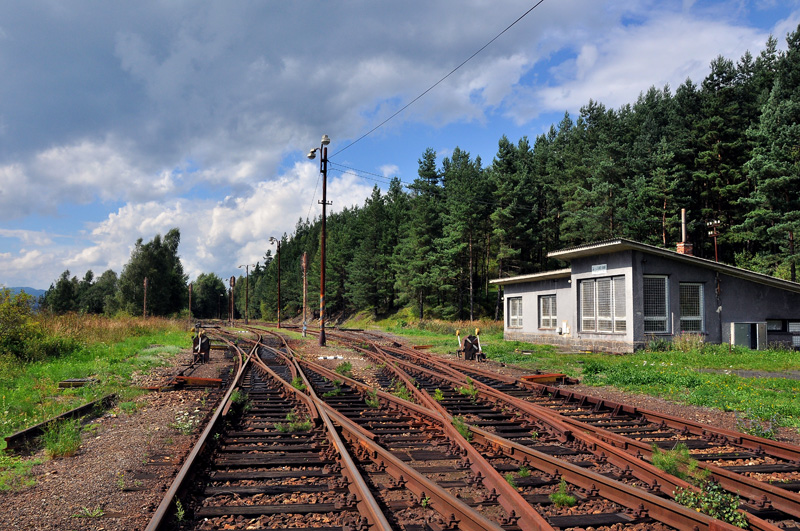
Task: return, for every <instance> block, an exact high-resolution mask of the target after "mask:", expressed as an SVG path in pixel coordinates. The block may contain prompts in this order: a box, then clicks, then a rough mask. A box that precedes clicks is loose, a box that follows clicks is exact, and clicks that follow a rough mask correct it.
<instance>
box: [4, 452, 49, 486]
mask: <svg viewBox="0 0 800 531" xmlns="http://www.w3.org/2000/svg"><path fill="white" fill-rule="evenodd" d="M40 463H41V460H40V459H23V458H21V457H16V456H11V455H7V454H6V453H5V452H2V451H0V492H6V491H18V490H22V489H25V488H27V487H32V486H33V485H35V484H36V480H35V479H34V478H33V476H32V475H31V469H32V468H33V467H34V465H38V464H40Z"/></svg>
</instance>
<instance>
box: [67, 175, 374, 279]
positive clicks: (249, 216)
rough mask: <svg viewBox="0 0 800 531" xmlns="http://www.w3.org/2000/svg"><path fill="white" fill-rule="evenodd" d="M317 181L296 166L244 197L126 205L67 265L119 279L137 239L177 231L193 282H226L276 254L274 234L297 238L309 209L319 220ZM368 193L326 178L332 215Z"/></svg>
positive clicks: (351, 180)
mask: <svg viewBox="0 0 800 531" xmlns="http://www.w3.org/2000/svg"><path fill="white" fill-rule="evenodd" d="M317 179H318V167H317V166H316V165H315V164H313V163H298V164H296V165H295V166H294V167H292V168H291V169H290V170H289V171H287V172H286V173H285V174H284V175H281V176H280V177H279V178H278V179H275V180H272V181H265V182H263V183H260V184H259V185H258V186H257V187H256V189H255V190H254V191H253V193H252V194H251V195H249V196H247V197H242V198H226V199H225V200H222V201H215V200H189V199H179V200H176V201H165V202H159V201H149V202H146V203H136V204H128V205H125V206H123V207H121V208H120V209H118V210H117V212H115V213H112V214H110V215H109V216H108V219H106V220H105V221H103V222H101V223H99V224H98V225H97V226H96V227H94V228H93V230H92V231H91V234H90V236H89V239H90V240H91V242H92V245H90V246H88V247H85V248H83V249H81V250H80V251H78V252H76V253H75V254H74V255H73V256H71V257H69V258H67V259H65V260H64V261H63V264H64V266H65V267H67V268H70V269H71V270H74V271H78V272H80V271H85V270H87V269H92V270H94V271H104V270H106V269H109V268H110V269H114V270H115V271H117V272H118V273H119V272H121V270H122V267H123V266H124V264H125V263H127V262H128V260H129V259H130V253H131V250H132V249H133V245H134V243H135V240H136V238H139V237H141V238H142V239H143V240H144V241H149V240H151V239H152V238H153V236H155V235H156V234H162V235H163V234H165V233H166V232H167V231H169V230H170V229H171V228H173V227H178V228H179V229H180V231H181V244H180V247H179V250H178V252H179V254H180V256H181V260H182V262H183V264H184V269H185V272H186V273H187V274H188V275H189V276H190V278H196V277H197V275H199V274H200V273H203V272H211V271H213V272H216V273H218V274H222V275H223V276H226V277H227V276H230V275H234V274H236V275H238V274H239V273H240V272H239V271H238V269H237V266H238V265H240V264H246V263H250V264H255V263H256V262H257V261H261V260H262V259H263V257H264V254H265V253H266V251H267V249H270V248H272V247H271V245H270V243H269V238H270V236H273V237H276V238H280V237H281V236H282V235H283V234H284V233H287V234H292V233H293V232H294V229H295V226H296V223H297V221H298V220H299V219H301V218H303V219H305V218H306V215H307V214H308V213H309V207H310V206H311V209H310V212H311V218H314V217H318V216H319V215H320V209H319V205H317V200H318V199H319V194H320V191H319V190H317V195H316V196H313V195H312V193H313V191H314V188H315V185H316V181H317ZM371 190H372V187H371V186H370V185H369V184H365V183H363V182H361V180H360V179H359V178H358V177H357V176H353V175H343V176H341V177H333V178H331V177H329V179H328V200H329V201H332V203H333V204H332V206H331V207H329V210H328V211H329V212H330V213H333V212H337V211H340V210H342V209H343V208H345V207H351V206H356V205H357V206H360V205H362V204H363V202H364V200H365V198H366V197H368V196H369V194H370V192H371ZM273 252H274V249H273Z"/></svg>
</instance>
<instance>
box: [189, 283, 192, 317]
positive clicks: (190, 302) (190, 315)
mask: <svg viewBox="0 0 800 531" xmlns="http://www.w3.org/2000/svg"><path fill="white" fill-rule="evenodd" d="M189 322H190V323H191V322H192V284H191V283H189Z"/></svg>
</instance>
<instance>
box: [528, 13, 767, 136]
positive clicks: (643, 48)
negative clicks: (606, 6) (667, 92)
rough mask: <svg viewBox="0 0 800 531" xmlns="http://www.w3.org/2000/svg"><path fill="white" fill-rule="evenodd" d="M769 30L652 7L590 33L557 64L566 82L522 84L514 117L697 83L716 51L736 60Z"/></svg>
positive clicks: (615, 102) (618, 101)
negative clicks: (639, 19) (636, 19)
mask: <svg viewBox="0 0 800 531" xmlns="http://www.w3.org/2000/svg"><path fill="white" fill-rule="evenodd" d="M767 36H768V34H767V33H764V32H760V31H758V30H756V29H754V28H750V27H744V26H734V25H731V24H729V23H727V22H726V21H724V20H706V19H698V18H691V17H689V16H686V15H682V14H675V13H667V12H661V13H654V14H653V16H652V17H651V18H650V19H649V20H648V22H646V23H644V24H641V25H629V26H622V25H618V26H617V27H616V28H614V29H612V30H610V31H608V32H604V33H602V34H595V35H594V36H593V37H591V38H592V42H587V43H585V44H583V45H582V46H581V48H580V51H579V53H578V54H577V56H576V57H575V58H573V59H570V60H568V61H566V62H563V63H559V64H558V65H556V66H555V67H554V68H557V69H558V70H559V71H560V72H561V73H562V75H563V74H566V75H567V78H566V79H564V81H563V82H562V83H560V84H557V85H551V86H549V87H545V88H536V87H534V88H530V89H522V90H520V92H519V93H518V94H517V95H516V98H515V101H516V102H517V103H520V104H522V106H521V107H519V108H517V111H518V112H517V113H515V117H516V120H517V122H518V123H524V122H525V121H527V120H529V119H531V118H532V116H533V115H535V113H537V112H547V111H564V110H569V111H570V112H572V113H574V112H576V111H577V110H578V109H579V108H580V107H581V106H583V105H585V104H587V103H588V102H589V100H590V99H593V100H595V101H599V102H601V103H603V104H605V105H606V106H607V107H609V108H617V107H619V106H621V105H623V104H625V103H631V102H634V101H636V98H637V97H638V95H639V93H641V92H644V91H646V90H647V89H648V88H649V87H650V86H656V87H658V88H661V87H663V86H664V85H665V84H669V85H670V87H671V88H672V89H673V90H674V89H676V88H677V87H678V86H679V85H680V84H681V83H683V82H684V81H685V80H686V79H687V77H690V78H691V79H692V80H693V81H694V82H695V83H698V84H699V83H700V82H701V81H702V80H703V78H705V76H706V75H707V74H708V71H709V70H708V68H709V64H710V63H711V61H712V60H713V59H714V58H716V57H717V56H718V55H723V56H725V57H727V58H731V59H733V60H734V61H735V60H738V58H739V57H741V55H742V54H743V53H744V52H745V51H746V50H748V49H749V50H750V51H751V52H753V53H754V54H755V53H757V51H758V50H760V49H761V48H763V46H764V44H765V43H766V40H767ZM532 101H535V102H536V103H535V104H533V103H532ZM519 111H521V112H519ZM531 113H534V114H531Z"/></svg>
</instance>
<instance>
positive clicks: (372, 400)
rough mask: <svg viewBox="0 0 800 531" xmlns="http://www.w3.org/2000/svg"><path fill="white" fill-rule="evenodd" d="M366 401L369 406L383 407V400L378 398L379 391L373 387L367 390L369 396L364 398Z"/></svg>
mask: <svg viewBox="0 0 800 531" xmlns="http://www.w3.org/2000/svg"><path fill="white" fill-rule="evenodd" d="M364 403H365V404H367V405H368V406H369V407H374V408H379V407H381V402H380V400H378V391H376V390H375V389H372V390H370V391H368V392H367V396H366V397H365V398H364Z"/></svg>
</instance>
